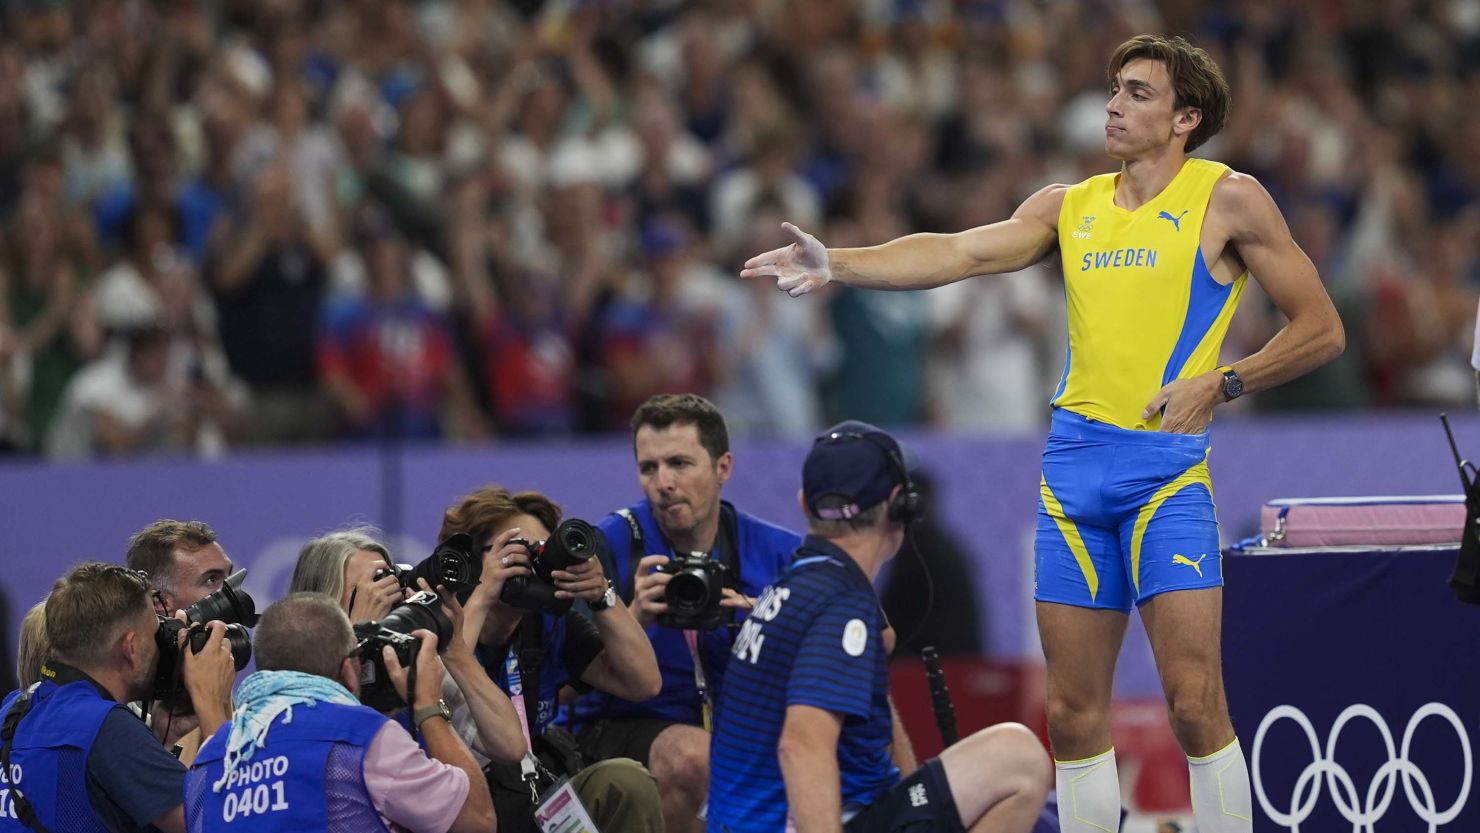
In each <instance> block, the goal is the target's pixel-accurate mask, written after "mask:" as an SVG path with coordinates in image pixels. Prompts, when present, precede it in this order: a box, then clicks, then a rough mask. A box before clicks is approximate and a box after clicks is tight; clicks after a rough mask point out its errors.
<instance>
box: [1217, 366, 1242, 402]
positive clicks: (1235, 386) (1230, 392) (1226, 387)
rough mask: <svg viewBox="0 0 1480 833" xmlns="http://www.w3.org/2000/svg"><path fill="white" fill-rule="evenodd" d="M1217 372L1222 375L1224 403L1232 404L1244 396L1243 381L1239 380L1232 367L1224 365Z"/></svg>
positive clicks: (1236, 372)
mask: <svg viewBox="0 0 1480 833" xmlns="http://www.w3.org/2000/svg"><path fill="white" fill-rule="evenodd" d="M1218 372H1219V373H1222V374H1223V401H1224V402H1232V401H1233V400H1235V399H1237V398H1239V397H1240V396H1243V395H1244V380H1243V379H1240V378H1239V375H1238V371H1237V370H1234V369H1233V365H1227V364H1225V365H1223V366H1222V367H1220V368H1218Z"/></svg>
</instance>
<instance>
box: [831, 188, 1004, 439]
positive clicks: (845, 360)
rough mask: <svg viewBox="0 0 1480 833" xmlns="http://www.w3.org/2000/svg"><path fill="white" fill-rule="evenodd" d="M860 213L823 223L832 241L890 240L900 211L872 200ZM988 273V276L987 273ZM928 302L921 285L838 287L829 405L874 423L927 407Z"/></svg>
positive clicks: (839, 413) (908, 417)
mask: <svg viewBox="0 0 1480 833" xmlns="http://www.w3.org/2000/svg"><path fill="white" fill-rule="evenodd" d="M861 208H862V214H860V215H858V216H856V217H848V218H840V219H838V220H836V221H835V222H834V223H833V224H832V225H831V226H830V227H829V228H828V232H827V233H828V235H829V237H828V240H829V241H834V240H835V241H837V242H836V243H833V245H837V246H852V245H864V244H865V243H866V242H870V241H877V240H891V239H893V238H894V237H895V236H898V235H899V234H900V233H901V232H902V231H903V229H904V218H903V217H901V216H900V215H899V213H898V212H897V211H896V210H894V209H893V208H892V207H890V206H888V205H883V204H880V203H879V202H878V201H877V200H875V201H874V202H873V203H872V204H870V205H864V206H862V207H861ZM987 280H991V278H988V279H987ZM928 304H929V302H928V301H927V300H926V296H925V293H923V292H893V293H884V292H866V291H859V290H856V289H853V288H852V287H839V288H838V289H837V290H836V291H835V292H834V293H833V295H832V298H831V300H830V302H829V304H828V313H829V316H830V318H831V321H832V327H833V329H834V330H835V331H836V332H837V338H838V348H839V350H840V351H841V356H842V360H841V363H840V365H839V367H838V372H837V374H836V375H835V376H834V377H833V379H832V381H831V383H830V388H831V395H830V396H829V401H828V403H827V413H828V414H829V415H830V416H829V419H830V418H832V417H833V416H836V417H838V418H842V417H843V416H844V415H846V416H847V417H848V418H850V419H854V418H856V419H860V420H863V421H864V422H870V423H873V424H874V425H879V426H894V425H911V424H914V423H916V422H919V421H920V420H921V419H922V418H923V416H924V411H925V381H924V380H925V374H924V369H925V350H926V347H927V345H928V337H929V314H930V313H929V306H928Z"/></svg>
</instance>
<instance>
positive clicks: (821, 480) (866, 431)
mask: <svg viewBox="0 0 1480 833" xmlns="http://www.w3.org/2000/svg"><path fill="white" fill-rule="evenodd" d="M907 471H908V464H907V463H906V462H905V453H904V449H903V448H901V447H900V445H899V441H898V440H896V439H894V437H892V436H890V435H889V433H888V432H886V431H884V430H883V429H881V428H878V427H876V426H873V425H870V424H868V423H867V422H860V421H859V420H856V419H850V420H848V421H846V422H840V423H838V424H837V425H834V426H833V427H831V428H829V429H827V430H826V431H824V432H822V433H821V434H819V435H817V438H816V439H815V440H813V442H812V450H811V452H809V453H808V454H807V461H806V462H805V463H803V464H802V498H803V500H805V501H806V503H807V510H808V511H809V512H811V513H812V515H813V516H815V517H818V518H822V519H824V520H846V519H848V518H854V517H857V516H858V514H859V513H861V512H863V511H865V510H867V509H871V508H873V507H874V506H877V505H878V504H880V503H882V502H883V501H884V500H885V499H887V498H888V497H889V492H890V491H892V490H893V489H894V487H895V486H901V485H904V479H905V478H906V477H907V476H908V474H907Z"/></svg>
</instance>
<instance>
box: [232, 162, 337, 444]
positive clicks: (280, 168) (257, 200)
mask: <svg viewBox="0 0 1480 833" xmlns="http://www.w3.org/2000/svg"><path fill="white" fill-rule="evenodd" d="M208 270H209V271H208V275H209V277H210V283H211V289H212V292H213V294H214V296H215V300H216V306H217V308H218V309H219V311H220V314H221V343H222V345H223V347H224V348H225V350H226V358H227V360H228V362H229V363H230V366H231V369H232V372H233V373H235V374H236V375H237V376H239V377H241V378H242V380H244V381H245V382H247V384H249V385H250V386H251V388H252V407H251V414H250V419H249V421H248V422H249V424H250V425H251V427H252V430H253V433H252V435H251V436H249V437H248V439H249V440H256V441H268V442H302V441H305V440H313V439H320V438H322V437H324V436H325V435H326V433H327V429H328V427H329V420H328V418H327V413H326V411H325V408H324V404H323V401H322V400H321V399H320V398H319V396H318V393H317V391H316V390H315V388H316V382H317V374H316V373H315V365H314V332H315V325H316V322H317V321H318V317H319V304H320V301H321V299H322V297H323V294H324V291H325V289H326V286H327V284H328V267H327V264H325V263H324V262H323V261H322V260H320V259H319V256H318V254H317V253H316V252H315V250H314V248H313V247H312V246H311V245H310V244H309V242H308V239H307V224H306V223H304V222H303V221H302V219H301V218H300V217H299V216H298V212H297V208H296V203H295V202H294V199H293V190H292V181H291V179H290V173H289V168H288V167H287V165H286V164H284V163H283V162H282V161H281V160H277V161H275V162H274V163H272V164H271V165H269V166H268V167H267V168H266V169H265V170H264V171H263V172H262V173H261V175H259V176H258V178H257V181H256V182H255V183H254V184H253V191H252V194H251V200H250V204H249V205H248V206H247V207H246V209H245V213H244V216H238V217H235V218H233V219H232V220H230V221H228V224H227V225H226V226H225V227H224V228H223V229H222V231H221V232H220V235H219V237H218V243H217V246H216V249H215V253H214V256H213V262H212V263H211V264H210V265H209V267H208Z"/></svg>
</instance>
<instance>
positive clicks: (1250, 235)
mask: <svg viewBox="0 0 1480 833" xmlns="http://www.w3.org/2000/svg"><path fill="white" fill-rule="evenodd" d="M1208 213H1209V216H1212V215H1214V214H1215V213H1216V214H1217V215H1218V216H1220V217H1224V218H1228V219H1227V220H1226V221H1225V222H1227V223H1228V225H1229V233H1228V243H1229V245H1231V246H1233V247H1234V251H1236V252H1237V253H1238V256H1239V258H1240V259H1241V260H1242V261H1243V262H1244V266H1245V267H1247V268H1248V270H1249V273H1250V274H1251V275H1253V276H1254V280H1256V281H1258V282H1259V286H1260V288H1262V289H1263V290H1264V292H1265V294H1267V295H1268V296H1269V298H1270V300H1272V301H1274V304H1275V306H1276V307H1278V308H1279V310H1280V312H1281V313H1283V314H1284V316H1285V317H1286V318H1287V319H1289V323H1288V324H1286V325H1285V326H1284V327H1283V328H1282V329H1281V330H1280V331H1279V332H1277V333H1275V334H1274V337H1273V338H1271V339H1270V340H1269V343H1267V344H1265V345H1264V348H1263V349H1261V350H1260V351H1259V352H1257V353H1255V354H1254V355H1252V356H1249V357H1248V358H1244V359H1240V360H1238V361H1236V362H1234V363H1233V365H1232V367H1233V369H1234V371H1235V372H1236V373H1238V375H1239V378H1241V379H1242V380H1243V382H1244V392H1245V393H1249V392H1252V391H1256V390H1265V389H1267V388H1272V387H1274V386H1276V385H1279V384H1282V383H1284V382H1288V381H1290V380H1291V379H1294V378H1296V377H1298V376H1302V375H1304V374H1306V373H1309V372H1310V371H1312V370H1314V369H1316V368H1317V367H1320V366H1321V365H1323V364H1325V363H1326V362H1328V361H1331V360H1332V359H1334V358H1336V357H1337V356H1338V355H1340V354H1341V351H1342V350H1343V349H1345V347H1346V333H1345V331H1344V330H1343V329H1342V326H1341V318H1340V316H1338V315H1337V314H1336V307H1335V305H1333V304H1332V303H1331V297H1330V296H1329V295H1327V294H1326V288H1325V286H1323V285H1322V284H1321V276H1320V275H1319V274H1317V273H1316V267H1315V265H1314V264H1312V263H1311V262H1310V258H1309V257H1306V254H1305V252H1303V251H1301V249H1300V246H1298V245H1297V244H1296V243H1295V239H1294V238H1293V237H1291V236H1290V228H1289V226H1287V225H1286V224H1285V218H1284V217H1283V216H1282V215H1281V214H1280V210H1279V208H1278V207H1277V206H1276V205H1275V203H1274V200H1273V199H1272V198H1271V197H1270V196H1269V192H1267V191H1265V190H1264V187H1263V186H1262V185H1260V184H1259V182H1258V181H1257V180H1255V179H1254V178H1253V177H1250V176H1246V175H1244V174H1230V175H1229V176H1227V177H1224V178H1223V179H1222V180H1220V181H1219V182H1218V185H1217V186H1216V187H1215V188H1214V189H1213V195H1212V199H1211V201H1210V203H1209V208H1208ZM1222 402H1223V376H1222V374H1220V373H1218V372H1217V371H1209V372H1207V373H1204V374H1202V375H1201V376H1195V377H1192V378H1189V379H1177V380H1175V381H1172V382H1170V383H1168V384H1167V385H1166V387H1163V388H1162V389H1161V390H1160V391H1158V392H1157V394H1156V396H1155V397H1154V398H1153V399H1152V400H1151V401H1150V402H1149V403H1147V405H1146V410H1145V411H1144V412H1143V413H1142V416H1144V417H1148V418H1149V417H1150V416H1151V415H1152V414H1154V413H1156V411H1158V410H1160V409H1161V408H1162V407H1163V406H1165V407H1166V412H1165V415H1164V416H1163V418H1162V423H1161V430H1163V431H1168V432H1172V433H1183V434H1194V433H1198V432H1200V431H1202V430H1204V429H1206V428H1207V427H1208V423H1209V422H1211V421H1212V418H1213V408H1214V406H1216V405H1218V404H1221V403H1222Z"/></svg>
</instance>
